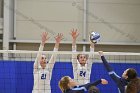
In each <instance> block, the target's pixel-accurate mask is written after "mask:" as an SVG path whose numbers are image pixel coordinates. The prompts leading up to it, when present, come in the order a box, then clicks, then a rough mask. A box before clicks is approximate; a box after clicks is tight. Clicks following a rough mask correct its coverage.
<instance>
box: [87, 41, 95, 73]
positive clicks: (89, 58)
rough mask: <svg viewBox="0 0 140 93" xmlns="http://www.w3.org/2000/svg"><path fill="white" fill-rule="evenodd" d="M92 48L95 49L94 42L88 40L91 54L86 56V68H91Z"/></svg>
mask: <svg viewBox="0 0 140 93" xmlns="http://www.w3.org/2000/svg"><path fill="white" fill-rule="evenodd" d="M94 49H95V43H92V42H90V53H92V54H89V57H88V62H87V67H88V70H91V68H92V63H93V61H94V60H93V58H94Z"/></svg>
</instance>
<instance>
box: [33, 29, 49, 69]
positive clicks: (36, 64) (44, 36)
mask: <svg viewBox="0 0 140 93" xmlns="http://www.w3.org/2000/svg"><path fill="white" fill-rule="evenodd" d="M41 37H42V39H41V44H40V47H39V50H38V53H37V57H36V59H35V62H34V71H36V70H37V69H38V68H39V66H40V63H39V61H40V59H41V55H42V53H40V51H43V48H44V45H45V43H46V41H47V40H48V39H49V37H48V33H47V32H43V33H42V35H41Z"/></svg>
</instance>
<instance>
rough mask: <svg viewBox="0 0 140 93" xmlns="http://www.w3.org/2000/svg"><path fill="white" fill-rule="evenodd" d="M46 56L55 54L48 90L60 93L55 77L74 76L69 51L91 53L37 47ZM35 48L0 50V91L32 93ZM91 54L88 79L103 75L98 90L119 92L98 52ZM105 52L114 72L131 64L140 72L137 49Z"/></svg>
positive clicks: (3, 92)
mask: <svg viewBox="0 0 140 93" xmlns="http://www.w3.org/2000/svg"><path fill="white" fill-rule="evenodd" d="M40 52H41V53H42V54H44V55H46V58H47V59H48V60H49V59H50V58H51V55H53V54H57V58H56V62H55V64H54V67H53V68H52V69H53V70H52V76H51V78H50V86H51V91H52V92H51V93H61V91H60V89H59V87H58V81H59V80H60V78H61V77H63V76H70V77H72V78H73V77H74V76H73V67H72V54H75V55H77V54H93V53H90V52H74V53H73V52H70V51H58V52H52V51H40ZM37 53H38V51H23V50H1V51H0V93H32V90H33V86H34V73H33V71H34V67H33V64H34V61H35V59H36V56H37ZM93 55H94V57H93V58H92V62H93V64H92V68H91V75H90V76H91V77H90V81H91V82H92V81H95V80H97V79H100V78H105V79H107V80H108V81H109V84H108V85H105V86H102V85H99V86H98V88H99V89H100V91H101V93H104V92H103V91H106V93H118V92H117V91H118V89H117V86H116V85H115V83H114V82H113V81H112V79H111V78H110V77H109V75H108V73H107V71H106V69H105V67H104V65H103V63H102V61H101V58H100V56H99V54H98V52H95V53H94V54H93ZM104 56H105V57H106V59H107V60H108V62H109V64H110V65H111V66H112V67H113V68H114V70H115V72H116V73H117V74H118V75H119V76H121V75H122V73H123V71H124V70H125V69H127V68H134V69H136V70H137V72H138V75H139V76H140V72H139V71H140V53H124V52H104ZM48 64H49V63H48Z"/></svg>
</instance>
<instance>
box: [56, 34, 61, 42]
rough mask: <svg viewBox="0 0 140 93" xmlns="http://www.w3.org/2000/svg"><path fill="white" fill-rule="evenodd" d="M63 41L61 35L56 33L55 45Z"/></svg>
mask: <svg viewBox="0 0 140 93" xmlns="http://www.w3.org/2000/svg"><path fill="white" fill-rule="evenodd" d="M62 39H63V34H62V33H58V35H57V36H56V37H55V41H56V43H60V41H61V40H62Z"/></svg>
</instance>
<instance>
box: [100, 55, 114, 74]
mask: <svg viewBox="0 0 140 93" xmlns="http://www.w3.org/2000/svg"><path fill="white" fill-rule="evenodd" d="M101 59H102V61H103V64H104V66H105V68H106V69H107V71H108V72H111V71H113V68H112V67H111V66H110V65H109V63H108V62H107V60H106V59H105V57H104V56H103V55H102V56H101Z"/></svg>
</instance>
